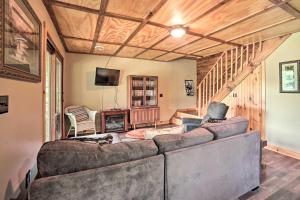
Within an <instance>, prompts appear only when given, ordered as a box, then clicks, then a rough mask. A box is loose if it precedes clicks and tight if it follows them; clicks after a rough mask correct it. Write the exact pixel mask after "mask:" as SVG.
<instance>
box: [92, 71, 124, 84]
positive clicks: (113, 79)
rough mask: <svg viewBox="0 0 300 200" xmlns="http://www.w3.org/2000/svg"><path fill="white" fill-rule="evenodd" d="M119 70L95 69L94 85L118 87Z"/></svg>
mask: <svg viewBox="0 0 300 200" xmlns="http://www.w3.org/2000/svg"><path fill="white" fill-rule="evenodd" d="M119 77H120V70H116V69H107V68H100V67H97V68H96V77H95V85H102V86H117V85H119Z"/></svg>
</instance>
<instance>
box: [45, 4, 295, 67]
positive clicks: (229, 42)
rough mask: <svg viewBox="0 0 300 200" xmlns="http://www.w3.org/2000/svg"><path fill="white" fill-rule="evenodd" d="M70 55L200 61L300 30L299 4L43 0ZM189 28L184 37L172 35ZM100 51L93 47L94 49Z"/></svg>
mask: <svg viewBox="0 0 300 200" xmlns="http://www.w3.org/2000/svg"><path fill="white" fill-rule="evenodd" d="M43 2H44V4H45V6H46V8H47V10H48V12H49V14H50V16H51V18H52V20H53V22H54V25H55V26H56V29H57V31H58V33H59V35H60V37H61V40H62V41H63V44H64V47H65V49H66V51H67V52H73V53H86V54H98V55H112V56H120V57H130V58H140V59H149V60H158V61H172V60H175V59H179V58H191V59H198V58H201V57H205V56H209V55H212V54H216V53H219V52H222V51H224V50H226V49H229V48H233V47H236V46H240V45H244V44H248V43H252V42H257V41H263V40H266V39H270V38H274V37H278V36H282V35H286V34H290V33H294V32H298V31H300V0H43ZM177 24H181V25H184V26H185V27H188V30H187V34H186V35H185V36H184V37H182V38H173V37H172V36H170V34H169V31H170V29H171V28H172V26H174V25H177ZM99 45H100V46H101V47H102V48H101V49H100V48H95V47H96V46H99Z"/></svg>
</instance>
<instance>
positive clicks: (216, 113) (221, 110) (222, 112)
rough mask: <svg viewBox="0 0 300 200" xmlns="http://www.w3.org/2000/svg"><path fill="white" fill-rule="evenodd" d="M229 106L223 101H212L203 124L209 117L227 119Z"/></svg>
mask: <svg viewBox="0 0 300 200" xmlns="http://www.w3.org/2000/svg"><path fill="white" fill-rule="evenodd" d="M228 109H229V106H227V105H226V104H225V103H221V102H215V101H213V102H211V103H210V104H209V105H208V108H207V113H206V115H205V116H204V117H203V120H202V122H201V124H205V123H207V122H208V121H209V119H225V117H226V114H227V111H228Z"/></svg>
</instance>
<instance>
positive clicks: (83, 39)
mask: <svg viewBox="0 0 300 200" xmlns="http://www.w3.org/2000/svg"><path fill="white" fill-rule="evenodd" d="M63 38H65V39H73V40H81V41H87V42H93V41H94V40H90V39H85V38H78V37H71V36H63ZM97 42H98V43H102V44H110V45H119V46H121V45H123V43H119V42H106V41H99V40H98V41H97ZM125 46H128V47H134V48H140V49H145V51H147V50H154V51H163V52H165V54H167V53H177V54H182V55H185V56H197V55H193V54H186V53H178V52H173V51H168V50H162V49H156V48H153V47H152V46H154V45H152V46H151V47H148V48H144V47H140V46H135V45H130V44H126V45H125ZM125 46H124V47H125ZM91 53H93V52H91ZM132 58H133V57H132Z"/></svg>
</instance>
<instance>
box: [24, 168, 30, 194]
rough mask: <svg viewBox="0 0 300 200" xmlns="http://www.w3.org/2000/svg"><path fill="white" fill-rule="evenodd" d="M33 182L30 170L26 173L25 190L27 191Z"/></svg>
mask: <svg viewBox="0 0 300 200" xmlns="http://www.w3.org/2000/svg"><path fill="white" fill-rule="evenodd" d="M30 182H31V171H30V170H28V172H27V173H26V176H25V188H26V189H27V188H28V186H29V184H30Z"/></svg>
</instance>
